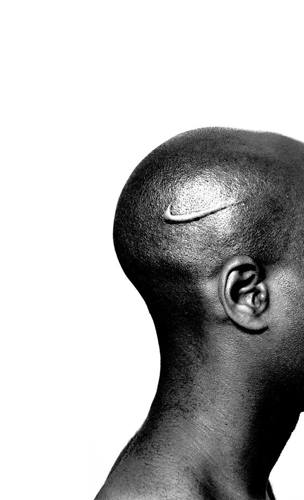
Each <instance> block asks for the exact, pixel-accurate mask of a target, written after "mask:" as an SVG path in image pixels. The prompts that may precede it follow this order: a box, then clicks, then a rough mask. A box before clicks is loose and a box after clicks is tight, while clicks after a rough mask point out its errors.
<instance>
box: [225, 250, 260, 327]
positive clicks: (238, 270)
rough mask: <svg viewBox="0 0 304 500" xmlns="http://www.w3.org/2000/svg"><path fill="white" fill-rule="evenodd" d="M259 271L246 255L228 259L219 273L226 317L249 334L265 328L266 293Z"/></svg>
mask: <svg viewBox="0 0 304 500" xmlns="http://www.w3.org/2000/svg"><path fill="white" fill-rule="evenodd" d="M264 278H265V277H264V275H263V273H262V270H261V269H260V268H259V266H258V265H257V264H256V262H255V261H254V260H253V259H251V257H247V256H236V257H232V258H231V259H229V260H228V261H227V262H226V264H225V265H224V267H223V269H222V270H221V273H220V279H219V289H218V292H219V298H220V301H221V303H222V305H223V307H224V310H225V312H226V314H227V316H228V317H229V318H230V319H231V320H232V321H233V322H234V323H235V324H236V325H237V326H239V327H241V328H243V329H245V330H249V331H255V332H258V331H262V330H265V329H267V328H268V324H267V315H266V314H265V311H266V310H267V307H268V301H269V292H268V287H267V285H266V283H265V281H264Z"/></svg>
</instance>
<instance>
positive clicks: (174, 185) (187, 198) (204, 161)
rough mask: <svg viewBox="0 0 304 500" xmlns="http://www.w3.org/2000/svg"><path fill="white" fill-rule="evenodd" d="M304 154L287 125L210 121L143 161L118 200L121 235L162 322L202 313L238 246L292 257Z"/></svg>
mask: <svg viewBox="0 0 304 500" xmlns="http://www.w3.org/2000/svg"><path fill="white" fill-rule="evenodd" d="M303 160H304V147H303V144H302V143H299V142H297V141H294V140H292V139H289V138H287V137H283V136H281V135H277V134H271V133H260V132H249V131H241V130H233V129H220V128H206V129H198V130H194V131H190V132H186V133H184V134H180V135H178V136H176V137H174V138H173V139H171V140H169V141H167V142H165V143H164V144H162V145H161V146H159V147H158V148H157V149H155V150H154V151H153V152H152V153H151V154H149V155H148V156H147V157H146V158H145V159H144V160H143V161H142V162H141V163H140V164H139V165H138V167H137V168H136V169H135V170H134V172H133V173H132V175H131V177H130V178H129V180H128V181H127V183H126V185H125V187H124V189H123V191H122V193H121V196H120V199H119V202H118V206H117V210H116V216H115V223H114V244H115V248H116V252H117V256H118V259H119V261H120V263H121V266H122V268H123V270H124V271H125V273H126V275H127V276H128V278H129V279H130V280H131V282H132V283H133V284H134V285H135V286H136V288H137V289H138V291H139V292H140V293H141V295H142V296H143V298H144V300H145V301H146V303H147V305H148V307H149V310H150V312H151V314H152V316H153V319H154V321H155V322H156V323H158V324H159V325H161V324H163V325H165V324H167V323H169V322H170V323H172V322H174V321H178V322H179V323H180V322H183V321H187V322H189V321H190V322H191V321H202V320H203V319H204V317H206V315H208V311H207V308H206V307H204V287H203V284H204V283H205V282H206V281H207V280H210V279H212V277H214V276H215V275H216V274H217V273H218V271H219V270H220V269H221V267H222V266H223V265H224V263H225V262H226V261H227V259H229V258H230V257H231V256H233V255H248V256H250V257H251V258H252V259H254V260H255V261H257V262H259V263H261V264H262V265H263V266H267V265H272V264H275V263H277V262H279V261H282V260H284V258H286V255H287V254H288V252H290V251H292V242H293V239H294V238H293V234H294V232H295V231H296V228H295V224H294V222H293V223H292V221H294V220H295V216H296V215H297V213H300V209H299V207H298V206H297V201H298V200H299V199H300V198H299V193H300V191H301V193H302V187H301V185H300V183H299V182H298V179H299V175H300V176H301V179H302V178H303V177H302V176H303V173H302V169H303V167H302V165H303ZM302 198H303V196H302Z"/></svg>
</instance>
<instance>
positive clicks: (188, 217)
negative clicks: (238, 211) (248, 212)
mask: <svg viewBox="0 0 304 500" xmlns="http://www.w3.org/2000/svg"><path fill="white" fill-rule="evenodd" d="M240 203H244V201H234V202H233V203H228V204H226V205H221V206H219V207H216V208H211V209H209V210H199V211H196V212H191V213H190V214H172V213H171V205H172V204H171V203H170V205H169V206H168V208H167V210H166V211H165V213H164V219H165V220H166V221H167V222H192V221H194V220H197V219H202V218H203V217H207V216H208V215H212V214H215V213H217V212H220V211H221V210H225V209H226V208H229V207H233V206H235V205H239V204H240Z"/></svg>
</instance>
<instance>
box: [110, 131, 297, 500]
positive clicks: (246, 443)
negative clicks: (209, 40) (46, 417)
mask: <svg viewBox="0 0 304 500" xmlns="http://www.w3.org/2000/svg"><path fill="white" fill-rule="evenodd" d="M303 207H304V145H303V144H302V143H300V142H297V141H295V140H292V139H290V138H287V137H283V136H281V135H277V134H271V133H260V132H249V131H241V130H231V129H219V128H207V129H199V130H194V131H190V132H186V133H184V134H181V135H178V136H177V137H174V138H173V139H171V140H169V141H167V142H165V143H164V144H162V145H161V146H160V147H158V148H157V149H155V150H154V151H153V152H152V153H151V154H149V155H148V156H147V157H146V158H145V159H144V160H143V161H142V162H141V163H140V164H139V165H138V167H137V168H136V169H135V170H134V172H133V173H132V175H131V177H130V178H129V180H128V181H127V183H126V185H125V187H124V189H123V191H122V194H121V196H120V199H119V202H118V205H117V210H116V216H115V222H114V243H115V248H116V252H117V255H118V258H119V261H120V263H121V265H122V268H123V269H124V271H125V273H126V275H127V276H128V277H129V279H130V280H131V282H132V283H133V284H134V285H135V286H136V288H137V289H138V291H139V292H140V293H141V295H142V297H143V298H144V300H145V302H146V304H147V306H148V309H149V311H150V313H151V316H152V318H153V320H154V324H155V327H156V331H157V334H158V340H159V346H160V354H161V369H160V377H159V383H158V387H157V391H156V395H155V398H154V400H153V403H152V405H151V408H150V411H149V414H148V417H147V419H146V421H145V423H144V424H143V426H142V428H141V429H140V430H139V431H138V433H137V434H136V435H135V436H134V438H133V439H132V440H131V441H130V443H129V445H127V447H126V448H125V449H124V451H123V452H122V454H121V456H120V458H119V459H118V461H117V463H116V464H115V465H114V468H113V471H112V472H111V474H110V476H109V479H108V482H107V483H106V487H105V488H106V489H105V491H106V493H108V492H109V491H110V492H111V494H112V496H109V497H108V496H105V497H101V498H107V499H108V498H111V499H112V498H113V499H115V500H116V498H130V499H131V498H132V499H133V498H138V499H140V498H157V499H160V500H161V499H164V498H166V499H167V498H174V499H175V498H189V499H193V500H197V499H198V498H201V499H207V498H208V499H209V498H214V499H223V498H242V499H243V498H244V499H248V500H253V499H261V500H263V499H264V500H266V499H267V500H269V499H270V498H273V496H272V494H271V489H270V487H269V484H268V478H269V474H270V471H271V469H272V467H273V466H274V464H275V462H276V460H277V459H278V457H279V455H280V453H281V451H282V449H283V447H284V445H285V443H286V442H287V440H288V439H289V436H290V433H291V432H292V430H293V429H294V427H295V425H296V422H297V419H298V416H299V413H300V412H301V411H303V409H304V389H303V388H304V336H303V330H304V298H303V297H304V255H303V248H304V218H303V214H304V210H303ZM126 488H127V490H128V491H129V496H124V492H125V490H126ZM118 492H119V493H122V496H119V494H118ZM136 495H138V496H136Z"/></svg>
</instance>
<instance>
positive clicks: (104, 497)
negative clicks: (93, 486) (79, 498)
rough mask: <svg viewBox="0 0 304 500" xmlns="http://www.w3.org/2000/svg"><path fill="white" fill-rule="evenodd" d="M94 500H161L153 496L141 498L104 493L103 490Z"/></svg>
mask: <svg viewBox="0 0 304 500" xmlns="http://www.w3.org/2000/svg"><path fill="white" fill-rule="evenodd" d="M95 500H161V499H160V498H158V497H155V496H142V495H137V494H132V493H121V492H117V491H116V492H114V491H105V490H104V489H103V488H102V489H101V490H100V492H99V493H98V495H97V497H96V498H95Z"/></svg>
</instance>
